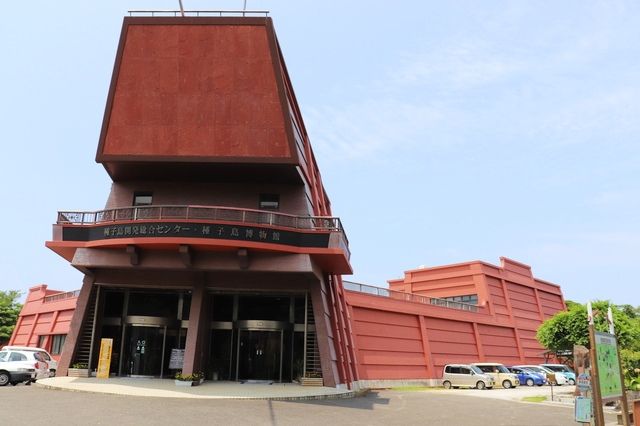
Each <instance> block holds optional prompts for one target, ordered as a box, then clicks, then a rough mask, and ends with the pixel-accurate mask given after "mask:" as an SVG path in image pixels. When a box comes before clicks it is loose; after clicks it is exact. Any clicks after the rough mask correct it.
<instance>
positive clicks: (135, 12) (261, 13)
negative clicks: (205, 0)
mask: <svg viewBox="0 0 640 426" xmlns="http://www.w3.org/2000/svg"><path fill="white" fill-rule="evenodd" d="M127 12H128V13H129V16H229V17H234V16H235V17H242V16H245V17H247V16H265V17H266V16H268V15H269V11H268V10H184V11H181V10H128V11H127Z"/></svg>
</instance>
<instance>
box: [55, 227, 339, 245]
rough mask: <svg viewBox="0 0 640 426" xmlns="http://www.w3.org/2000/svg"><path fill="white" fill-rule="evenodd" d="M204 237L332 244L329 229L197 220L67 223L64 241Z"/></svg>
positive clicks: (284, 242) (278, 242)
mask: <svg viewBox="0 0 640 426" xmlns="http://www.w3.org/2000/svg"><path fill="white" fill-rule="evenodd" d="M171 237H179V238H202V239H214V240H238V241H254V242H258V243H270V244H284V245H288V246H296V247H318V248H326V247H328V246H329V232H327V231H323V232H308V231H307V232H305V231H297V230H295V231H292V230H282V229H273V228H266V227H261V226H246V225H226V224H212V223H196V222H141V223H136V224H132V223H127V224H114V225H101V226H65V227H64V228H63V230H62V239H63V241H99V240H111V239H118V238H171Z"/></svg>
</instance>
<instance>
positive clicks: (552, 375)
mask: <svg viewBox="0 0 640 426" xmlns="http://www.w3.org/2000/svg"><path fill="white" fill-rule="evenodd" d="M514 367H517V368H524V369H525V370H530V371H533V372H536V373H541V374H545V375H546V376H547V383H549V384H553V385H558V386H562V385H566V384H567V383H568V380H567V378H566V377H565V376H564V374H562V373H556V372H555V371H551V370H549V369H548V368H545V367H541V366H539V365H514Z"/></svg>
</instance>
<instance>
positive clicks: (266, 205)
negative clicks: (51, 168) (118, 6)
mask: <svg viewBox="0 0 640 426" xmlns="http://www.w3.org/2000/svg"><path fill="white" fill-rule="evenodd" d="M96 161H97V162H98V163H100V164H102V165H103V166H104V168H105V169H106V171H107V173H108V174H109V176H110V177H111V179H112V181H113V185H112V188H111V192H110V193H109V194H108V195H107V194H105V197H106V203H105V206H104V208H103V209H102V210H91V211H89V210H88V211H80V212H68V211H62V212H59V213H58V219H57V222H56V224H54V226H53V238H52V240H51V241H48V242H47V243H46V245H47V247H49V248H50V249H52V250H53V251H55V252H56V253H58V254H59V255H60V256H62V257H63V258H64V259H66V260H67V261H68V262H70V264H71V265H72V266H74V267H75V268H77V269H79V270H80V271H82V272H83V273H84V274H85V278H84V281H83V285H82V288H81V290H80V294H79V297H78V299H77V308H76V310H75V314H74V315H73V320H72V321H71V323H70V327H69V333H68V336H67V339H66V341H65V346H64V351H63V356H62V358H61V360H60V364H59V369H58V374H60V375H64V374H65V373H66V370H67V368H68V366H69V365H71V364H72V363H87V364H89V366H90V368H91V369H95V368H96V366H97V358H98V345H99V342H100V339H102V338H111V339H113V355H112V359H111V373H112V374H116V375H120V376H151V377H167V376H170V375H171V374H173V373H174V372H175V370H178V369H182V370H183V372H184V373H187V374H188V373H191V372H195V371H204V372H205V374H206V377H207V378H208V379H222V380H268V381H292V380H294V379H296V378H298V377H300V376H305V375H306V376H312V377H318V376H321V377H322V378H323V381H324V384H325V385H326V386H359V384H362V385H367V383H368V381H371V380H414V379H420V380H425V379H433V378H436V377H438V376H439V375H440V374H441V373H440V371H439V370H441V367H442V365H443V364H444V363H445V362H460V361H472V360H485V359H487V360H489V359H491V360H496V361H503V362H512V361H513V362H516V361H518V362H519V361H535V360H539V359H541V358H540V355H539V354H540V352H541V348H539V347H538V346H537V343H535V337H534V336H535V328H536V327H537V325H538V324H539V323H540V322H541V321H542V320H543V319H544V318H545V317H547V316H549V315H550V314H552V313H553V312H555V311H557V310H560V309H562V308H563V304H562V295H561V293H560V289H559V288H558V287H557V286H555V285H553V284H549V283H544V282H542V281H539V280H535V279H533V277H532V276H531V271H530V268H528V267H527V266H525V265H521V264H518V263H516V262H512V261H507V260H503V265H502V267H501V268H498V267H495V266H492V265H488V264H485V263H481V262H472V263H468V264H460V265H453V266H447V267H438V268H428V269H420V270H416V271H409V272H407V274H406V276H405V279H404V280H395V281H391V282H390V286H391V290H386V289H375V288H373V287H367V286H364V287H363V286H360V285H357V284H349V285H348V286H347V288H348V289H349V290H361V291H345V287H344V286H343V283H342V279H341V276H342V275H343V274H351V272H352V270H351V266H350V263H349V257H350V252H349V248H348V240H347V237H346V235H345V232H344V230H343V228H342V225H341V222H340V220H339V218H337V217H334V216H332V211H331V205H330V202H329V198H328V196H327V194H326V193H325V190H324V187H323V185H322V179H321V177H320V173H319V170H318V167H317V164H316V161H315V157H314V154H313V150H312V148H311V144H310V142H309V138H308V135H307V132H306V130H305V126H304V122H303V120H302V116H301V114H300V110H299V108H298V104H297V101H296V98H295V95H294V92H293V88H292V86H291V81H290V79H289V76H288V74H287V69H286V66H285V63H284V59H283V56H282V52H281V50H280V47H279V44H278V40H277V38H276V35H275V31H274V29H273V24H272V21H271V19H270V18H264V17H170V18H166V17H128V18H125V20H124V24H123V28H122V33H121V38H120V44H119V47H118V51H117V55H116V60H115V66H114V72H113V77H112V80H111V86H110V89H109V93H108V97H107V103H106V108H105V114H104V120H103V124H102V131H101V134H100V140H99V143H98V151H97V155H96ZM80 196H81V194H79V197H80ZM362 291H365V292H375V293H376V295H372V294H367V293H363V292H362ZM456 297H462V298H463V299H461V300H460V301H457V300H455V299H452V298H456ZM448 299H451V300H448ZM461 302H468V303H461ZM181 356H182V357H183V361H180V358H181Z"/></svg>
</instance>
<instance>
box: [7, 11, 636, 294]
mask: <svg viewBox="0 0 640 426" xmlns="http://www.w3.org/2000/svg"><path fill="white" fill-rule="evenodd" d="M184 3H185V6H186V8H187V9H236V8H239V7H241V6H242V0H236V1H192V0H184ZM177 4H178V2H177V0H176V1H160V0H156V1H109V2H81V1H66V2H62V3H59V2H49V1H46V2H45V1H39V2H38V1H32V2H29V3H28V4H24V5H20V9H19V10H16V11H15V12H11V14H9V15H7V16H6V18H7V19H5V20H4V21H3V24H2V26H0V45H1V46H2V64H3V66H2V67H0V124H1V125H0V141H1V142H2V148H3V155H2V156H1V157H0V162H1V164H0V166H1V167H0V182H2V184H1V187H0V196H1V199H2V200H3V208H2V209H1V210H0V215H1V217H0V219H1V221H0V223H4V224H5V225H4V226H5V228H4V230H3V233H2V240H3V244H2V247H1V249H0V250H1V253H0V268H1V270H2V271H3V275H2V278H3V279H2V280H1V281H0V289H20V290H23V291H26V290H27V289H28V288H29V287H30V286H32V285H36V284H38V283H47V284H49V286H50V287H51V288H56V289H63V290H67V289H68V290H71V289H76V288H79V287H80V285H81V279H82V276H81V274H80V273H79V272H77V271H75V270H74V269H73V268H72V267H70V266H69V265H68V264H67V263H66V262H65V261H64V260H63V259H62V258H59V257H57V256H56V255H55V254H54V253H53V252H51V251H49V250H48V249H46V248H45V247H44V241H45V240H48V239H50V238H51V224H52V223H53V222H54V221H55V219H56V212H57V211H58V210H97V209H100V208H102V207H103V206H104V203H105V201H106V197H107V195H108V191H109V187H110V180H109V177H108V175H107V173H106V172H105V171H104V169H103V168H102V166H100V165H97V164H96V163H95V162H94V156H95V151H96V147H97V142H98V135H99V131H100V125H101V121H102V115H103V112H104V106H105V101H106V95H107V90H108V86H109V82H110V78H111V72H112V69H113V60H114V57H115V50H116V47H117V43H118V37H119V34H120V28H121V23H122V17H123V16H124V15H125V14H126V11H127V10H128V9H175V8H177ZM401 6H402V8H399V7H398V3H397V2H381V1H366V2H365V1H350V2H337V1H323V2H318V1H315V2H314V1H299V0H297V1H295V2H292V1H287V2H285V1H268V2H267V1H257V0H255V1H254V0H248V8H249V9H268V10H270V11H271V16H272V17H273V19H274V23H275V27H276V32H277V34H278V38H279V41H280V44H281V47H282V49H283V52H284V56H285V60H286V62H287V66H288V69H289V73H290V75H291V78H292V80H293V85H294V89H295V91H296V95H297V98H298V101H299V103H300V107H301V109H302V113H303V116H304V118H305V121H306V125H307V128H308V132H309V134H310V138H311V142H312V144H313V146H314V149H315V152H316V157H317V159H318V162H319V165H320V169H321V172H322V175H323V179H324V184H325V187H326V188H327V191H328V193H329V195H330V197H331V200H332V203H333V210H334V213H335V214H336V215H337V216H340V217H341V218H342V220H343V223H344V225H345V227H346V230H347V233H348V236H349V240H350V244H351V251H352V264H353V267H354V269H355V274H354V275H353V276H352V277H349V279H353V280H356V281H359V282H364V283H369V284H372V285H382V286H383V285H385V284H386V280H387V279H391V278H398V277H401V276H402V274H403V271H405V270H407V269H413V268H416V267H418V266H419V265H427V266H435V265H441V264H447V263H457V262H463V261H468V260H476V259H479V260H484V261H487V262H490V263H494V264H495V263H498V262H499V257H500V256H507V257H510V258H513V259H516V260H518V261H521V262H524V263H527V264H529V265H531V266H532V267H533V272H534V275H535V276H537V277H538V278H541V279H544V280H548V281H551V282H554V283H557V284H560V285H561V286H562V289H563V291H564V294H565V298H568V299H572V300H577V301H581V302H584V301H586V300H588V299H610V300H611V301H613V302H614V303H631V304H634V305H640V291H639V290H638V278H637V277H638V273H637V268H638V265H639V264H640V218H639V212H640V140H639V139H640V138H639V137H640V44H639V43H638V40H640V3H638V2H635V1H627V2H625V1H606V2H605V1H602V2H597V1H562V2H555V1H549V2H544V1H531V2H527V1H516V2H508V1H502V2H492V1H483V2H476V1H466V2H465V1H452V2H435V1H420V2H408V1H407V2H402V3H401Z"/></svg>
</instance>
